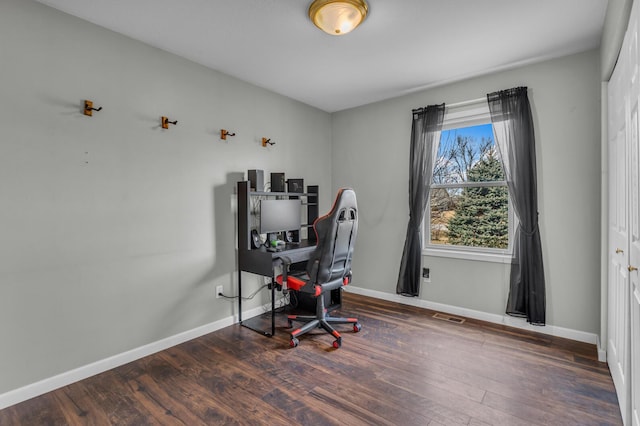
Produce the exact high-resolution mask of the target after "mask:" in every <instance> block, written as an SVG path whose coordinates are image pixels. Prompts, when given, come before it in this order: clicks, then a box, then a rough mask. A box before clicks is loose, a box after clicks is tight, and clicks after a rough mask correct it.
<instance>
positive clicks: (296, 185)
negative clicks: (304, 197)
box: [287, 179, 304, 192]
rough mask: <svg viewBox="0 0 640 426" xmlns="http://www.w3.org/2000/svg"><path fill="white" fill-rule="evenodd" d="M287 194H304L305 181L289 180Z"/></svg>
mask: <svg viewBox="0 0 640 426" xmlns="http://www.w3.org/2000/svg"><path fill="white" fill-rule="evenodd" d="M287 192H304V179H287Z"/></svg>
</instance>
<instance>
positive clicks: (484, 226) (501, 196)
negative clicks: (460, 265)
mask: <svg viewBox="0 0 640 426" xmlns="http://www.w3.org/2000/svg"><path fill="white" fill-rule="evenodd" d="M430 209H431V217H430V230H431V244H436V245H448V246H467V247H484V248H495V249H506V248H508V246H509V201H508V192H507V188H506V186H485V187H465V188H446V189H445V188H434V189H432V190H431V200H430Z"/></svg>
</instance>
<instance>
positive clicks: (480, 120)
mask: <svg viewBox="0 0 640 426" xmlns="http://www.w3.org/2000/svg"><path fill="white" fill-rule="evenodd" d="M490 123H491V114H490V112H489V105H488V104H487V101H486V100H480V101H478V102H462V103H461V104H460V105H459V107H454V108H449V107H447V109H446V111H445V115H444V122H443V126H442V130H451V129H456V128H462V127H471V126H477V125H481V124H490ZM494 144H497V143H496V141H495V134H494ZM431 178H433V176H431ZM505 185H506V182H505V181H497V182H490V183H487V184H483V185H477V184H476V183H475V182H474V183H470V182H463V183H455V184H437V185H432V188H461V187H465V186H473V187H477V186H505ZM508 211H509V227H508V232H509V246H508V247H507V248H506V249H495V248H485V247H469V246H450V245H441V244H431V196H429V200H428V201H427V209H426V211H425V214H424V220H423V222H422V235H423V247H424V249H423V250H422V254H423V255H425V256H437V257H449V258H456V259H465V260H476V261H484V262H497V263H511V255H512V251H513V235H514V229H515V226H516V223H515V222H516V219H515V215H514V214H513V205H512V204H511V197H509V201H508Z"/></svg>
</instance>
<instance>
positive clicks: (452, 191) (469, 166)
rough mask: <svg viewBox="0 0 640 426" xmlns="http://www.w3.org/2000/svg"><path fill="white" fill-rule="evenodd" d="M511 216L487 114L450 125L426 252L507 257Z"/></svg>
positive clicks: (440, 154) (438, 164)
mask: <svg viewBox="0 0 640 426" xmlns="http://www.w3.org/2000/svg"><path fill="white" fill-rule="evenodd" d="M465 124H466V125H465ZM445 125H446V116H445ZM511 218H512V215H511V213H510V204H509V194H508V189H507V184H506V181H505V176H504V170H503V168H502V162H501V160H500V157H499V151H498V149H497V147H496V145H495V139H494V136H493V128H492V126H491V124H490V123H489V120H488V118H487V120H486V121H484V123H478V121H477V120H476V121H475V122H472V124H471V125H468V124H467V123H464V121H462V122H458V123H454V124H453V125H451V124H450V125H449V128H446V129H444V130H443V131H442V133H441V137H440V141H439V145H438V151H437V156H436V160H435V164H434V171H433V177H432V185H431V193H430V202H429V205H428V211H427V214H426V215H425V224H424V225H425V232H424V236H425V240H426V241H425V243H426V244H425V247H426V251H427V254H434V251H435V252H439V253H440V254H442V253H443V252H447V251H448V252H449V253H457V254H461V253H465V252H467V253H468V252H471V253H485V254H494V255H505V256H506V255H508V254H509V253H510V248H511V247H510V235H511V229H512V228H513V226H512V224H511ZM461 257H464V256H461Z"/></svg>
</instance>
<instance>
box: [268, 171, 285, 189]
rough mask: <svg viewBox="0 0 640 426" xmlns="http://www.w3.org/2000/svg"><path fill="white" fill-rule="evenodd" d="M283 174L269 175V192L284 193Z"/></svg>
mask: <svg viewBox="0 0 640 426" xmlns="http://www.w3.org/2000/svg"><path fill="white" fill-rule="evenodd" d="M285 191H286V190H285V189H284V173H271V192H285Z"/></svg>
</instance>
